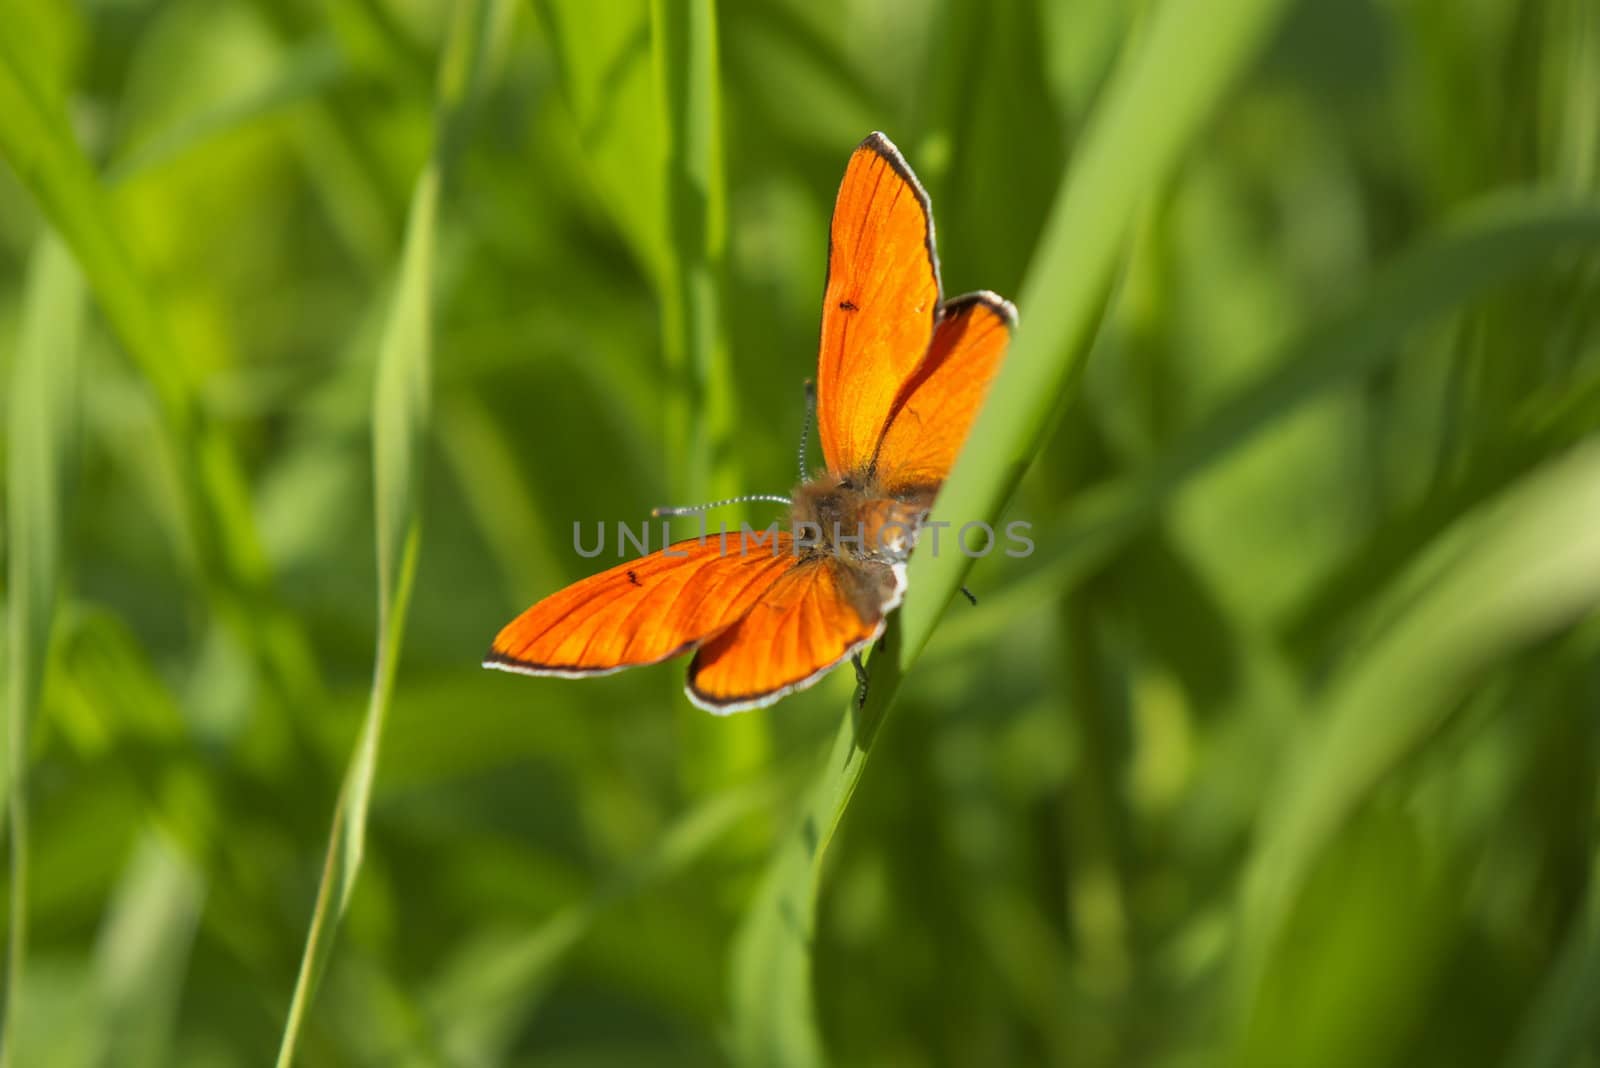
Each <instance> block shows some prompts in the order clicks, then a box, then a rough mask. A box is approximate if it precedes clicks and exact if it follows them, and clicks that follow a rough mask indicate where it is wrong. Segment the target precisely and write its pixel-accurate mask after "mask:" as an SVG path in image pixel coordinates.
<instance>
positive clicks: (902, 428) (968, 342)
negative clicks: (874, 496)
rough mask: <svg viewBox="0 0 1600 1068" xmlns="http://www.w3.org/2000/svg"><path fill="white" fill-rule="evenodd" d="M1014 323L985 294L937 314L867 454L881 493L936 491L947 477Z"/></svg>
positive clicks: (1011, 312) (1005, 306)
mask: <svg viewBox="0 0 1600 1068" xmlns="http://www.w3.org/2000/svg"><path fill="white" fill-rule="evenodd" d="M1016 321H1017V310H1016V308H1014V307H1012V306H1011V302H1010V301H1007V300H1003V299H1002V298H1000V297H997V296H995V295H994V294H993V293H989V292H980V293H972V294H969V295H967V296H964V297H957V298H955V299H954V300H951V301H950V302H948V303H947V304H945V305H944V307H943V308H941V309H940V311H939V322H938V325H936V326H935V327H934V332H933V342H932V344H930V345H929V346H928V353H927V355H926V356H925V357H924V358H923V361H922V363H921V365H920V366H918V367H917V369H916V371H914V372H913V373H912V375H911V376H910V377H909V378H908V379H907V380H906V381H905V383H904V384H903V385H902V386H901V388H900V392H899V394H898V395H897V396H896V397H895V399H894V403H893V404H892V405H891V407H890V411H889V417H888V421H887V423H886V425H885V426H884V428H883V436H882V438H881V439H880V441H879V442H878V446H877V449H876V451H875V455H874V460H873V465H872V466H873V471H874V473H875V474H876V476H877V478H878V483H879V485H880V486H881V487H882V488H883V490H884V492H886V493H889V494H902V493H906V492H909V491H912V490H918V489H929V488H937V487H938V486H939V484H940V483H942V482H943V481H944V480H945V478H946V477H948V476H949V474H950V468H951V467H952V466H954V464H955V460H956V455H957V454H958V453H960V451H961V446H962V444H963V443H964V442H965V441H966V440H967V432H968V431H969V430H971V429H972V421H973V419H975V418H976V417H977V414H978V407H979V406H980V405H981V404H982V403H983V398H984V395H985V394H986V393H988V391H989V383H990V382H992V381H993V380H994V375H995V372H996V371H998V370H999V369H1000V361H1001V360H1002V359H1003V358H1004V357H1005V352H1006V347H1007V345H1009V344H1010V341H1011V330H1012V327H1013V326H1015V324H1016Z"/></svg>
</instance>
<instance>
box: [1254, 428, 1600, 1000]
mask: <svg viewBox="0 0 1600 1068" xmlns="http://www.w3.org/2000/svg"><path fill="white" fill-rule="evenodd" d="M1414 573H1415V575H1418V576H1424V577H1426V578H1430V579H1431V581H1428V582H1427V584H1426V585H1425V587H1424V588H1423V589H1422V590H1421V592H1420V593H1419V594H1417V595H1416V596H1415V599H1414V600H1413V601H1412V603H1410V605H1409V606H1408V607H1407V609H1406V610H1405V611H1404V613H1403V614H1402V615H1401V616H1400V617H1399V618H1398V619H1397V620H1396V622H1395V623H1394V624H1393V625H1392V626H1391V627H1390V628H1389V629H1388V630H1387V632H1386V633H1385V634H1384V635H1382V636H1381V637H1380V638H1379V639H1378V640H1377V641H1376V642H1375V643H1374V644H1373V645H1372V647H1371V648H1369V649H1367V650H1366V651H1365V653H1364V655H1362V656H1360V657H1359V658H1356V659H1354V660H1353V661H1352V662H1351V665H1350V667H1349V668H1348V669H1346V671H1345V672H1344V674H1343V675H1342V676H1340V677H1338V678H1336V679H1335V680H1334V681H1333V682H1332V683H1331V684H1330V686H1329V687H1328V690H1327V692H1326V695H1325V697H1324V698H1323V699H1322V700H1321V702H1320V704H1321V707H1320V709H1319V711H1318V714H1317V715H1316V716H1315V718H1314V721H1313V726H1312V727H1311V728H1310V729H1308V730H1307V731H1306V732H1305V733H1304V735H1303V736H1302V737H1301V739H1300V741H1299V744H1298V746H1297V749H1296V750H1295V752H1294V753H1293V754H1292V755H1291V758H1290V760H1289V762H1288V764H1287V766H1286V768H1285V773H1284V774H1283V776H1282V777H1281V779H1280V781H1279V782H1278V784H1277V787H1276V789H1275V790H1273V791H1271V792H1269V795H1268V800H1267V801H1266V802H1265V803H1264V804H1263V805H1262V808H1261V811H1262V812H1263V813H1265V814H1266V816H1265V823H1264V824H1263V826H1262V828H1261V830H1260V834H1259V838H1258V842H1259V845H1258V846H1257V849H1256V851H1255V855H1254V856H1253V858H1252V859H1251V862H1250V866H1249V869H1248V872H1247V875H1246V880H1245V884H1244V899H1243V908H1242V911H1241V917H1242V922H1243V924H1244V930H1243V933H1242V943H1241V946H1242V949H1241V960H1242V968H1241V973H1240V974H1241V977H1242V981H1243V991H1244V992H1245V993H1246V994H1247V995H1248V994H1249V993H1250V992H1251V991H1253V989H1254V986H1255V984H1256V981H1257V979H1258V977H1259V976H1260V974H1261V969H1262V967H1263V964H1264V960H1265V958H1266V956H1267V954H1268V953H1269V952H1270V950H1271V948H1272V945H1273V942H1274V939H1275V938H1276V936H1277V933H1278V931H1279V928H1280V925H1281V923H1282V921H1283V917H1284V915H1285V914H1286V911H1287V909H1288V907H1289V905H1290V903H1291V902H1292V901H1293V898H1294V895H1295V893H1296V891H1297V890H1298V888H1299V887H1300V886H1301V884H1302V882H1303V881H1304V879H1305V877H1306V873H1307V872H1308V871H1309V869H1310V867H1311V866H1312V864H1313V863H1314V862H1315V860H1316V858H1317V857H1318V855H1319V854H1320V852H1321V850H1322V849H1323V847H1324V846H1325V845H1326V844H1327V843H1328V842H1329V841H1330V840H1331V838H1332V837H1333V835H1334V834H1335V833H1336V832H1337V831H1338V829H1339V828H1340V827H1341V826H1342V825H1343V824H1344V822H1345V821H1346V820H1347V819H1348V817H1349V816H1350V815H1351V813H1352V812H1354V811H1355V810H1356V808H1357V807H1358V806H1359V805H1360V804H1361V803H1362V801H1363V800H1364V799H1366V798H1367V797H1368V796H1370V794H1371V793H1372V791H1373V789H1374V788H1375V787H1376V786H1377V785H1378V783H1379V782H1380V781H1381V780H1382V779H1383V777H1384V776H1385V775H1386V774H1387V773H1388V772H1389V771H1391V770H1392V769H1393V768H1394V767H1395V766H1396V765H1397V764H1398V763H1399V762H1400V761H1401V760H1402V759H1404V758H1405V757H1406V756H1407V755H1408V754H1409V753H1410V752H1412V751H1413V750H1414V748H1415V747H1416V746H1417V745H1419V744H1420V743H1421V742H1422V741H1423V740H1424V739H1426V738H1427V737H1428V736H1429V735H1430V734H1431V733H1432V732H1433V731H1435V730H1436V729H1437V728H1438V727H1439V725H1440V724H1441V723H1442V722H1443V721H1444V720H1445V718H1446V717H1447V716H1448V715H1449V713H1450V711H1451V710H1452V709H1453V708H1454V707H1455V704H1456V699H1457V698H1459V697H1460V696H1461V695H1462V693H1463V691H1464V690H1465V688H1466V687H1467V685H1468V684H1469V683H1470V682H1471V681H1472V680H1473V679H1474V678H1476V677H1478V676H1479V675H1480V674H1481V673H1482V672H1483V671H1484V670H1485V668H1487V667H1488V666H1491V665H1493V664H1495V663H1497V662H1498V661H1499V660H1500V659H1502V658H1503V657H1505V656H1507V655H1508V654H1510V653H1512V652H1514V651H1516V650H1518V649H1521V648H1523V647H1524V646H1526V645H1527V644H1528V643H1530V642H1532V641H1533V640H1535V639H1537V638H1539V637H1541V636H1543V635H1546V634H1548V633H1550V632H1551V631H1553V630H1555V629H1557V628H1559V627H1561V626H1564V625H1566V624H1569V623H1571V622H1573V621H1575V620H1576V619H1578V618H1580V617H1581V616H1583V615H1584V614H1585V613H1590V612H1593V611H1595V610H1596V609H1597V608H1600V440H1593V439H1591V440H1589V441H1588V442H1586V443H1585V444H1583V445H1581V446H1579V447H1578V448H1576V449H1574V450H1573V451H1572V452H1571V453H1570V454H1568V455H1566V456H1563V457H1560V458H1558V459H1556V460H1553V461H1550V462H1548V463H1547V464H1546V465H1545V466H1544V467H1543V468H1541V469H1539V470H1536V471H1535V472H1534V473H1532V474H1531V475H1529V476H1526V477H1524V478H1523V479H1522V480H1521V481H1520V482H1518V483H1517V484H1515V485H1514V486H1513V487H1512V488H1511V489H1510V490H1508V491H1506V492H1504V493H1503V494H1501V495H1500V496H1499V497H1498V498H1497V499H1495V500H1494V501H1492V502H1491V503H1490V504H1489V505H1488V506H1486V507H1485V508H1483V509H1480V510H1479V512H1478V513H1476V514H1474V515H1471V516H1468V517H1466V518H1465V519H1463V520H1462V521H1460V522H1459V523H1457V524H1456V525H1455V526H1454V527H1453V528H1451V529H1449V530H1447V531H1446V532H1445V533H1444V534H1443V535H1442V536H1441V537H1440V538H1439V539H1438V540H1437V541H1436V542H1435V546H1434V548H1433V549H1432V551H1430V552H1427V553H1424V554H1423V557H1422V558H1421V559H1420V560H1419V561H1418V562H1417V564H1416V567H1415V572H1414ZM1397 581H1398V582H1399V583H1400V584H1401V585H1400V587H1399V588H1402V589H1408V590H1409V589H1413V588H1415V586H1416V582H1415V581H1414V580H1413V578H1412V576H1409V575H1403V576H1401V578H1400V579H1399V580H1397Z"/></svg>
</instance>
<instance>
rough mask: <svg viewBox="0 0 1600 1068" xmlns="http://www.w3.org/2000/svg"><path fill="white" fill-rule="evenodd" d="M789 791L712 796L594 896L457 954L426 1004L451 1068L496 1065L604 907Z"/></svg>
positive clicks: (663, 876)
mask: <svg viewBox="0 0 1600 1068" xmlns="http://www.w3.org/2000/svg"><path fill="white" fill-rule="evenodd" d="M793 784H794V778H793V776H792V775H778V776H772V777H768V778H763V779H761V780H758V781H756V782H753V783H749V784H745V785H741V786H735V787H732V788H730V789H727V790H724V791H721V792H720V793H717V794H713V795H712V796H710V797H708V798H706V799H705V800H703V801H700V802H699V803H697V804H695V805H694V806H693V807H692V808H690V809H689V810H688V811H687V812H685V813H683V815H681V816H679V817H678V818H677V819H676V820H674V821H673V823H672V824H671V825H670V826H669V827H667V828H666V830H665V831H664V832H663V833H662V834H661V836H660V838H659V839H658V840H657V842H656V844H655V846H654V847H653V848H652V849H650V851H649V852H647V853H645V854H644V855H642V856H640V857H639V858H637V859H636V860H634V861H632V862H631V863H630V864H629V865H628V866H627V867H626V868H624V869H623V870H622V871H619V872H618V873H617V874H616V875H614V876H613V877H612V878H610V879H609V880H608V881H606V882H605V883H603V884H602V885H600V886H599V887H598V888H597V889H596V890H595V892H594V893H593V894H591V895H590V896H589V897H587V898H585V899H584V900H582V901H578V902H575V903H573V904H571V905H569V906H567V907H566V908H563V909H561V910H560V911H559V912H557V913H556V914H555V915H553V916H551V917H550V918H548V919H546V920H545V921H544V922H542V923H540V924H539V925H538V926H537V927H535V928H534V929H533V930H532V931H528V932H526V933H518V934H516V935H515V936H513V937H506V936H504V935H503V934H501V933H499V932H495V933H494V934H493V935H492V936H491V938H490V939H488V940H486V941H485V942H484V943H482V944H477V945H469V946H465V947H463V948H462V950H461V952H459V953H458V954H457V955H456V956H455V958H454V959H453V960H452V961H451V962H450V963H449V964H448V966H447V967H446V968H444V969H443V970H442V971H441V974H440V975H439V976H438V978H437V980H436V981H435V982H434V984H433V986H432V989H431V991H430V994H429V996H428V999H427V1002H426V1004H427V1010H428V1015H429V1017H430V1018H431V1019H432V1020H433V1021H434V1026H435V1029H436V1030H437V1033H438V1034H439V1036H440V1039H439V1044H440V1046H441V1047H442V1048H443V1049H444V1050H445V1051H446V1053H447V1054H448V1055H449V1056H451V1057H452V1058H453V1059H454V1060H455V1062H456V1063H462V1064H496V1063H501V1062H503V1061H504V1060H505V1059H506V1055H507V1049H506V1046H507V1044H508V1043H509V1040H510V1039H511V1038H512V1037H513V1036H514V1035H515V1034H516V1030H517V1026H518V1024H519V1023H520V1022H521V1021H522V1020H524V1019H526V1018H527V1016H528V1015H529V1014H530V1013H531V1012H533V1011H534V1010H535V1009H536V1007H537V1005H538V1003H539V996H540V994H541V993H542V992H543V991H544V990H545V988H546V987H547V986H548V984H549V983H550V981H551V980H552V978H553V977H554V974H555V973H556V971H557V969H558V968H559V966H560V964H561V962H562V961H563V960H565V959H566V957H567V955H568V952H569V951H570V950H571V949H572V948H573V947H574V946H576V945H577V944H578V943H579V942H580V941H581V940H582V939H583V937H584V936H585V935H586V934H587V933H588V932H589V930H590V929H591V928H592V927H593V926H594V924H595V922H596V921H597V920H599V919H600V918H601V917H602V916H604V915H605V914H606V912H607V910H608V909H609V908H610V906H612V905H615V904H618V903H620V902H622V901H624V900H627V899H629V898H631V897H633V896H635V895H637V894H638V893H640V892H641V891H642V890H644V889H646V888H649V887H654V886H656V885H658V884H660V883H662V882H664V881H666V880H669V879H672V878H675V877H677V876H678V875H680V874H681V873H682V872H683V871H684V870H685V869H687V868H688V867H689V866H690V865H691V864H693V863H695V862H696V861H698V860H700V859H701V858H703V857H704V856H705V855H706V854H707V853H710V852H712V851H713V850H714V849H715V848H716V847H717V846H718V844H719V843H721V842H722V841H724V840H725V839H726V838H727V837H728V835H729V834H730V833H731V832H732V831H734V830H735V828H737V827H738V826H740V825H741V824H743V823H745V822H747V821H748V820H749V819H750V818H751V817H752V816H754V815H756V814H758V813H762V812H765V811H766V810H768V809H770V808H771V806H772V805H773V804H774V803H775V802H777V801H778V800H779V798H781V797H782V796H784V794H785V793H786V792H787V790H788V789H789V788H791V787H792V786H793Z"/></svg>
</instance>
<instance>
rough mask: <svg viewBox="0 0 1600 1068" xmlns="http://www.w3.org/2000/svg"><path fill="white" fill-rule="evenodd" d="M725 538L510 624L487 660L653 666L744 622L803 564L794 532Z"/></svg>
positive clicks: (646, 560)
mask: <svg viewBox="0 0 1600 1068" xmlns="http://www.w3.org/2000/svg"><path fill="white" fill-rule="evenodd" d="M723 540H724V539H721V538H719V537H717V536H715V535H713V536H711V537H708V538H706V539H705V541H704V543H702V542H701V541H700V540H699V539H697V538H690V539H688V540H687V541H680V542H678V543H676V544H675V545H672V546H670V547H669V549H668V550H664V551H661V552H655V553H652V554H650V555H649V556H645V557H641V558H640V559H638V560H633V561H630V562H629V563H626V564H620V565H618V566H617V567H614V568H612V569H611V570H609V571H602V572H601V573H600V574H598V575H593V576H591V577H589V578H586V579H583V580H582V581H580V582H576V583H573V584H572V585H571V586H568V587H567V588H566V589H564V590H561V591H559V592H557V593H553V594H551V595H550V596H549V597H546V598H545V599H544V600H542V601H540V602H539V603H538V604H536V605H534V606H533V607H532V608H529V609H528V610H527V611H526V612H523V613H522V614H521V615H520V616H518V617H517V618H516V619H514V620H512V621H511V622H510V623H508V624H507V625H506V627H505V629H503V630H502V631H501V632H500V634H499V636H498V637H496V638H495V640H494V645H493V646H492V647H491V649H490V651H489V655H488V656H487V657H486V658H485V660H484V663H485V664H486V665H487V666H489V667H498V668H504V669H507V670H511V671H521V672H524V673H526V674H531V675H597V674H604V673H606V672H608V671H615V670H617V669H618V668H624V667H636V666H638V665H641V664H653V663H656V662H657V661H660V660H665V659H667V658H668V657H672V656H676V655H678V654H679V653H682V652H685V651H686V650H688V649H690V648H692V647H693V646H694V645H695V643H697V642H699V641H701V640H703V639H705V638H706V637H708V636H710V635H712V634H715V633H716V632H717V631H719V630H721V629H722V628H724V627H727V626H728V625H729V624H731V623H733V622H735V621H737V620H738V618H739V617H740V616H741V615H743V614H744V613H745V612H746V611H747V610H748V609H749V608H750V606H751V605H752V604H754V603H755V602H756V600H757V598H759V597H760V596H761V594H762V592H763V591H764V590H765V589H766V588H767V587H768V586H770V585H771V584H772V583H773V581H774V580H775V579H777V578H778V576H779V575H781V574H783V573H784V572H785V571H787V570H788V569H789V568H791V567H793V566H794V557H793V555H792V554H791V551H790V550H791V542H790V537H789V535H788V534H786V533H779V534H778V535H777V540H776V542H773V541H771V540H768V541H767V542H765V543H756V544H742V543H741V541H740V539H739V538H738V537H737V536H730V537H729V538H728V539H726V542H727V545H726V548H725V547H724V545H723Z"/></svg>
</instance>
